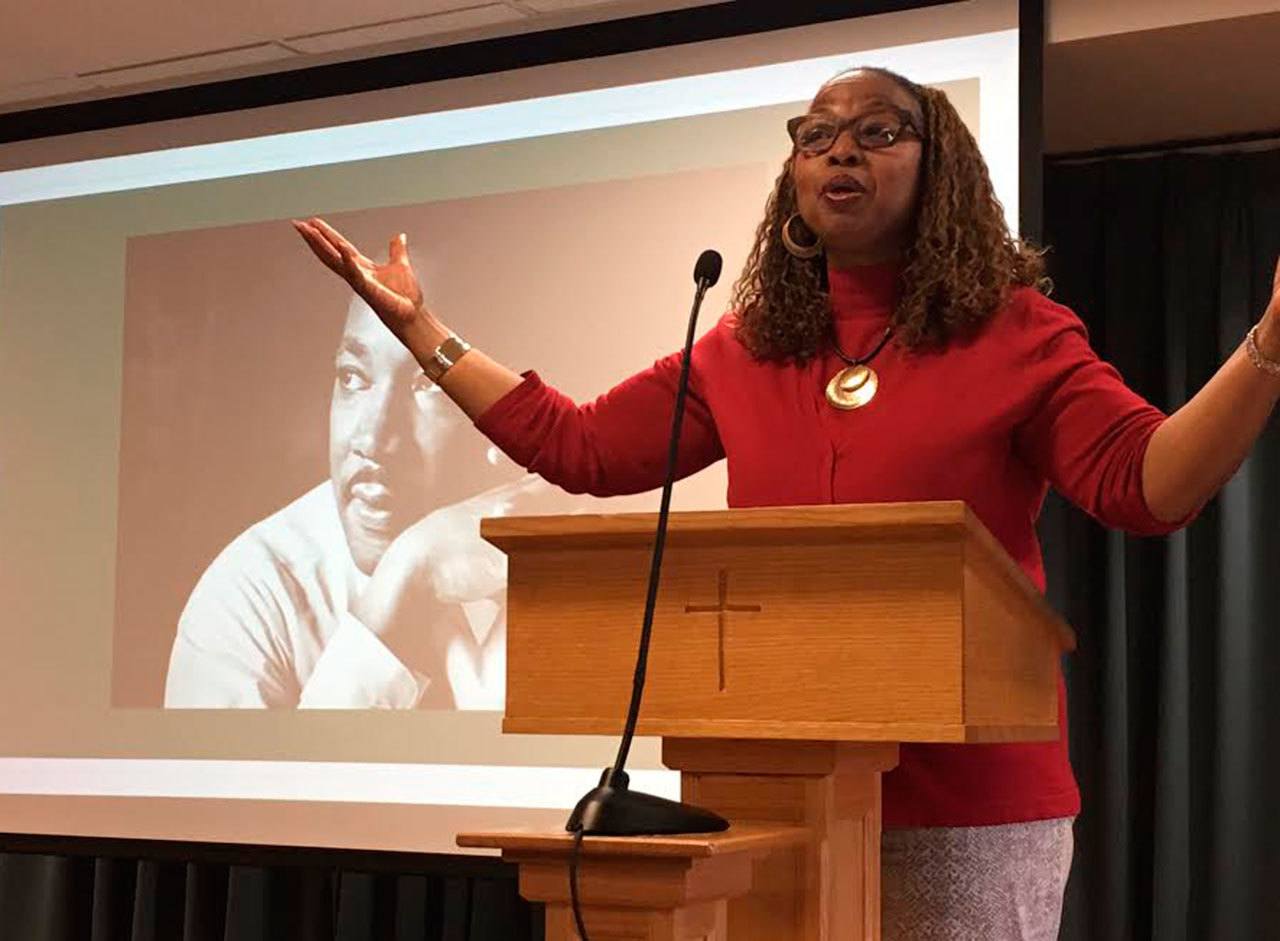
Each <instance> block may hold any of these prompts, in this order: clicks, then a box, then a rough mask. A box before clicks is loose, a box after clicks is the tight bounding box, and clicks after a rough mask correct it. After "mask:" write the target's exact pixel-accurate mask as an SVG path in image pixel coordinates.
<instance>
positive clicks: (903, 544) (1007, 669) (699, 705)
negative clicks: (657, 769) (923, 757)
mask: <svg viewBox="0 0 1280 941" xmlns="http://www.w3.org/2000/svg"><path fill="white" fill-rule="evenodd" d="M655 525H656V516H655V515H653V514H622V515H617V516H554V517H524V518H503V519H489V520H485V521H484V523H483V526H482V530H481V532H482V534H483V535H484V537H485V538H486V539H488V540H489V541H490V542H492V543H493V544H494V545H496V546H498V547H499V548H501V549H503V550H504V551H505V552H506V553H507V556H508V558H509V565H510V567H509V574H508V587H507V598H508V621H507V631H508V638H507V651H508V654H507V701H506V715H505V719H504V721H503V730H504V731H506V732H533V733H546V734H558V735H565V734H569V735H585V734H592V735H598V734H605V735H616V734H619V733H620V732H621V730H622V725H623V720H624V718H625V715H626V711H627V702H628V698H629V696H630V692H631V675H632V670H633V667H634V663H635V655H636V643H637V639H638V636H639V629H640V624H641V620H642V615H643V609H644V598H645V586H646V579H647V577H648V571H649V561H650V554H651V552H652V547H653V538H654V529H655ZM1073 647H1074V637H1073V635H1072V633H1071V631H1070V629H1069V628H1068V627H1067V626H1066V625H1065V624H1064V623H1063V622H1062V620H1061V619H1060V618H1059V617H1058V616H1057V615H1056V614H1055V613H1054V612H1053V611H1052V610H1051V609H1050V608H1049V606H1048V605H1047V603H1046V602H1045V601H1044V598H1043V597H1042V596H1041V595H1040V593H1039V592H1038V591H1037V590H1036V589H1035V588H1034V586H1032V585H1031V584H1030V582H1029V581H1028V580H1027V579H1026V577H1025V576H1024V575H1023V573H1022V571H1021V570H1020V569H1019V568H1018V567H1017V566H1016V565H1015V564H1014V562H1013V561H1012V560H1011V559H1010V558H1009V557H1008V556H1007V555H1006V554H1005V552H1004V550H1003V548H1002V547H1001V546H1000V545H999V544H998V543H997V542H996V540H995V539H994V537H993V536H992V535H991V534H990V533H989V532H988V531H987V529H986V528H985V527H984V526H983V525H982V524H981V523H980V522H979V521H978V520H977V519H976V518H975V517H974V515H973V514H972V513H971V512H970V511H969V510H968V509H967V508H966V507H965V505H964V504H963V503H958V502H943V503H910V504H870V505H851V506H812V507H794V508H792V507H787V508H768V509H750V510H728V511H721V512H705V513H676V514H672V516H671V520H670V528H669V532H668V542H667V548H666V555H665V559H664V564H663V574H662V584H661V590H660V592H659V595H658V603H657V609H656V612H655V617H654V634H653V644H652V649H651V651H650V660H649V671H648V685H647V687H646V690H645V697H644V704H643V708H642V709H641V713H640V723H639V727H638V734H640V735H660V736H662V738H663V743H662V757H663V762H664V763H665V764H666V765H668V766H669V767H672V768H676V769H679V771H680V772H681V799H682V800H685V801H688V802H690V803H693V804H698V805H700V806H703V807H706V808H708V809H711V810H715V811H717V812H719V813H721V814H723V815H724V816H725V817H727V818H728V819H729V820H730V821H731V822H732V824H733V826H732V827H731V828H730V830H729V831H728V832H726V833H721V834H708V835H701V836H688V837H653V838H650V837H640V838H593V837H587V838H586V839H585V840H584V842H583V856H582V866H581V872H580V881H581V889H582V904H583V908H584V911H585V913H586V914H585V922H586V927H587V931H588V933H589V934H590V935H591V938H592V941H622V939H637V941H638V939H646V941H656V939H659V938H662V939H671V941H675V939H681V941H684V939H698V941H704V939H706V941H709V939H716V941H724V939H732V941H744V939H752V941H756V939H759V941H764V939H768V941H791V939H804V941H819V939H824V941H845V939H855V938H856V939H876V938H879V936H880V776H881V774H882V773H883V772H884V771H887V770H889V769H890V768H892V767H893V766H894V765H895V764H896V763H897V757H898V743H899V742H1008V741H1032V740H1049V739H1053V738H1055V737H1056V736H1057V735H1058V694H1057V688H1058V687H1057V677H1058V668H1059V666H1058V662H1059V657H1060V656H1061V654H1062V653H1063V652H1064V651H1065V650H1069V649H1072V648H1073ZM575 796H576V795H575ZM459 843H460V845H464V846H486V847H497V848H500V849H501V850H502V851H503V855H504V858H508V859H511V860H513V861H515V862H517V863H518V864H519V865H520V887H521V893H522V894H524V895H525V897H526V898H529V899H530V900H531V901H541V902H545V903H546V910H547V916H546V919H547V921H546V924H547V938H548V941H560V939H573V938H577V933H576V931H575V930H574V929H573V921H572V918H571V917H570V914H569V909H568V899H569V894H568V875H567V866H566V862H567V859H568V850H569V848H570V846H571V844H572V840H571V838H570V837H569V836H568V835H567V834H565V833H562V832H559V833H548V832H543V833H533V832H505V833H471V834H461V835H460V836H459Z"/></svg>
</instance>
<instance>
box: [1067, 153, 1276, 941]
mask: <svg viewBox="0 0 1280 941" xmlns="http://www.w3.org/2000/svg"><path fill="white" fill-rule="evenodd" d="M1045 241H1046V243H1047V244H1048V245H1050V246H1051V253H1050V256H1049V261H1050V271H1051V274H1052V275H1053V278H1054V282H1055V289H1054V297H1055V298H1056V299H1058V300H1060V301H1061V302H1063V303H1065V304H1067V305H1068V306H1070V307H1072V308H1073V309H1074V310H1075V311H1076V312H1077V313H1078V314H1079V315H1080V316H1081V317H1082V319H1083V320H1084V321H1085V323H1086V324H1087V325H1088V326H1089V329H1090V335H1091V338H1092V341H1093V344H1094V346H1095V348H1096V349H1097V350H1098V351H1099V353H1100V354H1101V355H1102V356H1103V357H1104V358H1105V359H1107V360H1109V361H1110V362H1112V363H1113V364H1114V365H1115V366H1116V367H1117V368H1118V369H1119V370H1120V371H1121V373H1122V374H1123V375H1124V377H1125V379H1126V380H1127V381H1128V383H1129V384H1130V385H1131V386H1132V387H1134V388H1135V389H1137V390H1138V391H1139V392H1141V393H1142V394H1144V395H1145V396H1147V397H1148V398H1149V399H1150V400H1151V401H1152V402H1154V403H1156V404H1157V405H1159V406H1160V407H1162V408H1164V409H1165V410H1173V409H1176V408H1177V407H1178V406H1180V405H1181V404H1182V403H1184V402H1185V401H1186V400H1187V399H1188V398H1190V397H1191V396H1192V395H1193V394H1194V393H1195V392H1196V390H1198V389H1199V388H1200V387H1201V386H1202V385H1203V384H1204V383H1205V382H1206V381H1207V380H1208V379H1209V377H1210V376H1211V375H1212V374H1213V373H1214V371H1215V370H1216V369H1217V368H1218V366H1219V365H1220V364H1221V363H1222V362H1223V361H1224V360H1225V359H1226V358H1227V357H1228V356H1229V355H1230V353H1231V352H1232V351H1233V350H1234V349H1235V348H1236V347H1237V346H1238V345H1239V344H1240V342H1241V341H1242V340H1243V338H1244V334H1245V332H1246V331H1247V330H1248V329H1249V327H1250V326H1252V325H1253V323H1254V322H1255V321H1256V320H1257V319H1258V317H1259V316H1260V315H1261V313H1262V311H1263V310H1264V309H1265V307H1266V304H1267V301H1268V299H1269V297H1270V294H1271V280H1272V273H1273V271H1274V269H1275V263H1276V258H1277V256H1278V255H1280V150H1270V151H1266V152H1253V153H1244V152H1236V153H1218V154H1186V153H1184V154H1165V155H1160V156H1148V157H1140V158H1139V157H1129V158H1114V159H1105V160H1097V161H1091V162H1079V161H1076V162H1062V163H1055V162H1053V161H1052V160H1051V161H1049V162H1048V164H1047V166H1046V174H1045ZM1278 425H1280V422H1277V421H1276V420H1273V421H1272V422H1271V424H1270V425H1269V426H1268V428H1267V429H1266V431H1265V432H1264V433H1263V435H1262V438H1261V440H1260V441H1259V442H1258V445H1257V447H1256V448H1255V450H1254V452H1253V454H1252V455H1251V456H1250V457H1249V459H1248V460H1247V461H1246V462H1245V463H1244V465H1243V466H1242V467H1241V468H1240V470H1239V472H1238V473H1237V474H1236V476H1235V478H1234V479H1233V480H1232V481H1231V483H1230V484H1228V485H1227V487H1226V488H1225V489H1224V490H1223V491H1222V493H1221V494H1220V495H1219V496H1218V498H1217V499H1216V500H1214V501H1213V502H1212V503H1210V504H1209V505H1208V506H1207V507H1206V508H1205V509H1204V511H1203V512H1202V514H1201V516H1200V518H1199V519H1198V520H1197V521H1196V522H1194V523H1193V524H1192V525H1191V526H1190V527H1189V528H1188V529H1186V530H1184V531H1183V532H1181V533H1178V534H1175V535H1174V536H1171V537H1169V538H1165V539H1139V538H1129V537H1125V536H1123V535H1120V534H1116V533H1108V532H1105V531H1103V530H1102V529H1101V528H1100V527H1098V526H1097V525H1096V524H1094V523H1093V522H1092V521H1091V520H1089V519H1088V518H1087V517H1085V516H1084V515H1083V514H1082V513H1080V512H1079V511H1077V510H1075V509H1074V508H1071V507H1068V506H1066V505H1064V504H1063V503H1062V502H1061V501H1060V500H1057V499H1056V498H1054V499H1051V501H1050V503H1049V505H1048V506H1047V507H1046V511H1045V515H1044V517H1043V518H1042V536H1043V539H1044V543H1045V549H1046V564H1047V568H1048V575H1049V586H1050V588H1049V594H1050V599H1051V601H1053V603H1054V605H1055V606H1056V607H1057V608H1058V610H1060V611H1062V612H1063V613H1064V614H1065V616H1066V617H1067V618H1068V619H1069V620H1070V622H1071V623H1072V625H1073V626H1074V627H1075V628H1076V630H1077V631H1078V634H1079V649H1078V651H1077V652H1076V653H1075V654H1074V656H1072V657H1070V658H1069V659H1068V662H1067V674H1068V686H1069V691H1070V694H1069V696H1070V699H1069V701H1070V712H1071V722H1072V725H1071V757H1072V762H1073V764H1074V766H1075V769H1076V774H1077V776H1078V778H1079V781H1080V785H1081V789H1082V791H1083V798H1084V809H1083V812H1082V814H1081V817H1080V819H1079V821H1078V822H1077V826H1076V838H1077V844H1076V859H1075V866H1074V869H1073V871H1072V876H1071V881H1070V884H1069V886H1068V891H1067V903H1066V911H1065V914H1064V922H1063V932H1062V937H1063V938H1066V939H1072V941H1075V939H1081V941H1083V939H1089V941H1110V939H1115V941H1121V939H1125V941H1128V939H1148V938H1154V939H1159V941H1179V939H1184V938H1185V939H1213V941H1229V939H1241V941H1253V939H1264V938H1280V889H1278V888H1277V883H1278V882H1280V812H1277V809H1276V808H1275V807H1274V799H1275V797H1276V796H1277V795H1280V747H1278V746H1280V741H1278V736H1277V733H1276V727H1277V723H1278V722H1280V669H1278V668H1280V428H1278Z"/></svg>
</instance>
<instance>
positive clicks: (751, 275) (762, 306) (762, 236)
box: [733, 68, 1047, 362]
mask: <svg viewBox="0 0 1280 941" xmlns="http://www.w3.org/2000/svg"><path fill="white" fill-rule="evenodd" d="M853 71H861V72H873V73H876V74H879V75H883V76H885V77H886V78H889V79H890V80H892V81H894V82H896V83H898V84H899V85H900V86H901V87H902V88H903V89H905V90H906V91H907V92H908V93H909V94H911V95H912V96H913V97H914V98H915V100H916V103H917V104H918V105H919V108H920V112H921V114H922V115H923V116H924V128H923V135H922V136H923V137H924V143H923V145H922V146H923V150H922V153H921V159H920V165H921V177H920V196H919V202H918V205H917V208H916V214H915V220H914V232H913V236H912V238H911V241H910V245H909V247H908V249H907V252H906V256H905V258H904V259H903V261H904V267H903V272H902V283H903V290H902V294H901V297H900V299H899V301H898V304H897V306H896V308H895V309H894V311H893V317H892V322H893V325H894V340H895V342H897V343H898V344H899V345H901V346H903V347H906V348H908V349H926V348H931V349H940V348H943V347H945V346H946V345H947V343H948V342H949V341H950V340H952V339H953V338H956V337H960V336H963V335H966V334H971V333H973V332H976V330H977V329H978V328H979V327H980V326H981V325H982V324H983V323H985V322H986V321H987V320H988V319H989V318H990V317H991V316H992V315H993V314H995V313H996V311H998V310H999V309H1000V307H1001V305H1002V304H1003V302H1004V301H1005V300H1006V298H1007V297H1008V293H1009V291H1010V290H1011V289H1012V288H1013V287H1015V286H1018V285H1033V286H1035V287H1037V288H1040V289H1041V290H1043V289H1044V287H1045V285H1046V284H1047V279H1046V278H1045V276H1044V268H1045V266H1044V258H1043V257H1042V256H1043V252H1041V251H1040V250H1038V249H1036V248H1035V247H1033V246H1031V245H1029V244H1027V243H1025V242H1023V241H1020V240H1019V239H1016V238H1014V237H1013V236H1012V235H1011V234H1010V233H1009V228H1008V226H1007V225H1006V224H1005V220H1004V210H1003V208H1002V207H1001V205H1000V202H999V200H997V199H996V195H995V191H994V189H993V188H992V186H991V178H990V176H989V175H988V173H987V165H986V163H985V162H984V161H983V159H982V154H981V152H980V151H979V150H978V145H977V142H976V141H975V140H974V139H973V135H972V134H970V133H969V130H968V128H966V127H965V125H964V122H963V121H962V120H961V119H960V115H959V114H958V113H957V112H956V109H955V107H954V106H952V104H951V102H950V101H948V100H947V96H946V95H945V94H943V93H942V92H941V91H938V90H937V89H933V88H926V87H924V86H921V85H917V84H915V83H914V82H912V81H910V80H909V79H906V78H904V77H902V76H901V75H898V74H897V73H896V72H891V71H889V70H888V69H878V68H864V69H851V70H849V72H853ZM849 72H841V73H840V75H837V76H836V77H835V78H837V79H838V78H840V77H841V76H843V75H847V74H849ZM834 80H835V79H833V81H834ZM793 156H794V152H793V154H792V156H789V157H788V158H787V162H786V163H785V164H784V165H783V168H782V173H781V174H780V175H779V176H778V179H777V182H776V183H775V184H774V188H773V192H772V193H771V194H770V196H769V200H768V202H767V203H766V205H765V215H764V220H763V221H762V222H761V223H760V226H759V227H758V228H757V229H756V240H755V245H754V246H753V247H752V249H751V254H750V255H749V256H748V257H747V263H746V266H745V267H744V268H743V271H742V274H741V276H740V277H739V278H738V280H737V282H736V283H735V284H734V288H733V305H734V309H735V310H736V311H737V327H736V330H737V336H738V339H739V340H740V341H741V342H742V344H743V345H744V346H746V347H747V349H748V350H750V351H751V353H752V354H753V355H754V356H756V357H757V358H759V359H771V360H787V359H794V360H796V361H800V362H803V361H805V360H807V359H809V358H811V357H813V356H815V355H816V354H817V353H819V352H820V351H822V350H823V349H824V348H825V347H826V346H827V345H828V344H829V343H830V342H831V333H830V331H831V306H830V299H829V297H828V292H827V263H826V256H825V255H824V254H819V255H817V256H816V257H814V258H809V259H801V258H797V257H795V256H794V255H792V254H791V253H790V252H788V251H787V249H786V246H785V245H783V243H782V238H781V231H782V226H783V225H784V224H785V223H786V222H787V220H788V219H790V218H791V216H792V215H793V214H794V213H795V212H796V210H797V205H796V188H795V181H794V180H793V179H792V176H791V161H792V157H793ZM797 224H798V225H802V223H800V220H797ZM796 227H797V225H793V234H794V230H795V228H796ZM810 236H811V238H812V233H810Z"/></svg>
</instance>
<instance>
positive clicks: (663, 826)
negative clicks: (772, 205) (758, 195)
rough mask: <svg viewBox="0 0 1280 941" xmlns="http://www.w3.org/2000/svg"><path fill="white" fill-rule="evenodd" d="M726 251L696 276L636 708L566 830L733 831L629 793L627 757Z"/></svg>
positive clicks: (713, 818) (700, 264) (703, 259)
mask: <svg viewBox="0 0 1280 941" xmlns="http://www.w3.org/2000/svg"><path fill="white" fill-rule="evenodd" d="M723 264H724V262H723V259H722V258H721V257H720V253H719V252H717V251H714V250H710V249H708V250H707V251H704V252H703V253H702V254H701V255H699V256H698V261H697V264H696V265H695V266H694V270H693V278H694V282H695V283H696V285H697V288H696V290H695V292H694V298H693V308H692V310H691V311H690V312H689V325H688V329H687V331H686V334H685V343H684V354H683V356H682V357H681V362H680V379H679V382H678V384H677V386H676V400H675V407H674V409H673V413H672V418H671V438H670V442H669V445H668V448H667V472H666V478H665V480H664V482H663V485H662V502H661V506H660V508H659V510H658V527H657V533H656V535H655V538H654V544H653V557H652V561H651V563H650V567H649V585H648V592H647V595H646V598H645V607H644V621H643V623H642V625H641V628H640V643H639V647H638V649H637V651H636V666H635V674H634V676H633V678H632V684H631V704H630V706H629V708H628V709H627V721H626V725H625V726H624V728H623V732H622V739H621V741H620V742H619V744H618V755H617V758H616V759H615V760H614V762H613V765H612V766H611V767H609V768H606V769H605V771H604V773H603V774H602V775H601V778H600V784H599V786H598V787H596V788H594V789H593V790H591V791H589V792H588V793H587V794H586V795H585V796H583V798H582V799H581V800H580V801H579V802H578V805H577V806H576V807H575V808H574V810H573V814H572V815H571V816H570V817H569V822H568V823H567V824H566V825H565V829H567V830H569V831H573V832H577V831H581V832H583V833H586V834H607V835H611V836H627V835H638V834H642V833H649V834H653V833H710V832H716V831H720V830H724V829H727V828H728V826H729V823H728V821H727V820H725V819H724V818H723V817H721V816H719V815H718V814H714V813H711V812H709V811H706V810H702V809H700V808H698V807H692V806H690V805H688V804H681V803H680V802H678V801H671V800H667V799H665V798H661V797H654V796H652V795H649V794H641V793H638V792H635V791H631V790H629V789H628V778H627V774H626V770H625V768H626V764H627V756H628V754H629V753H630V750H631V742H632V739H633V738H634V737H635V731H636V723H637V722H638V721H639V718H640V703H641V700H642V699H643V697H644V684H645V675H646V670H647V667H648V661H649V644H650V640H651V638H652V636H653V615H654V609H655V607H656V605H657V600H658V584H659V578H660V575H661V572H662V555H663V549H664V547H665V545H666V539H667V521H668V519H669V517H670V514H671V490H672V487H673V486H674V483H675V475H676V466H677V459H678V457H679V452H680V429H681V425H682V423H683V419H684V409H685V400H686V398H687V397H688V394H689V365H690V359H691V358H692V353H693V340H694V335H695V333H696V331H697V325H698V311H699V309H700V308H701V306H702V299H703V297H704V296H705V294H706V292H707V290H708V289H709V288H710V287H711V286H712V285H714V284H715V283H716V281H718V280H719V278H720V272H721V269H722V267H723Z"/></svg>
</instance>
